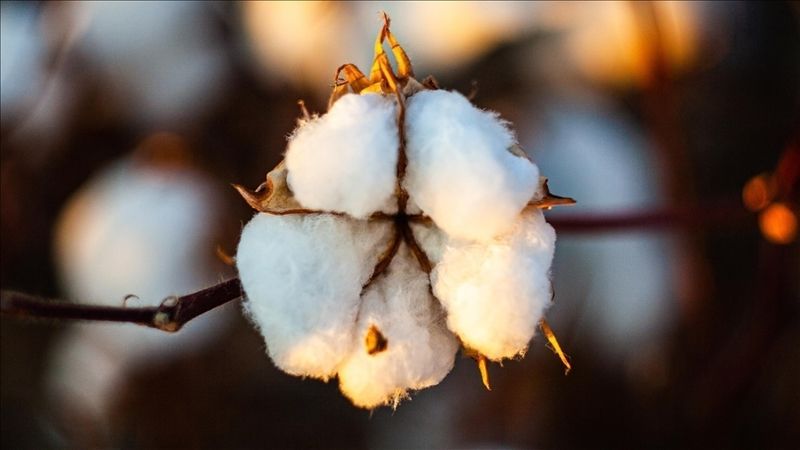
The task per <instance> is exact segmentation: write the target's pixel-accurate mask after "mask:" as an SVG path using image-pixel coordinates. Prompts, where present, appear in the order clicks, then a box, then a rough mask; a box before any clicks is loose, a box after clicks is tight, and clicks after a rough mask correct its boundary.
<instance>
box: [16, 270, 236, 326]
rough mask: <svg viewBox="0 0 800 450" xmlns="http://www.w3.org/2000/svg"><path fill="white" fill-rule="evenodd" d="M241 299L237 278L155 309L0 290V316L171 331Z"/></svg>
mask: <svg viewBox="0 0 800 450" xmlns="http://www.w3.org/2000/svg"><path fill="white" fill-rule="evenodd" d="M241 297H242V286H241V284H240V282H239V279H238V278H231V279H230V280H227V281H223V282H222V283H220V284H217V285H215V286H212V287H210V288H206V289H203V290H201V291H197V292H194V293H191V294H187V295H183V296H180V297H169V298H167V299H165V300H164V301H163V302H161V304H160V305H159V306H147V307H142V308H128V307H125V306H118V307H115V306H100V305H85V304H79V303H70V302H65V301H60V300H48V299H44V298H41V297H36V296H33V295H30V294H24V293H20V292H14V291H6V290H3V291H0V312H1V313H2V315H4V316H6V315H8V316H15V317H27V318H37V319H71V320H92V321H109V322H128V323H136V324H139V325H144V326H148V327H151V328H157V329H159V330H162V331H167V332H175V331H178V330H180V329H181V327H183V326H184V325H185V324H186V323H187V322H189V321H190V320H192V319H194V318H195V317H197V316H200V315H202V314H205V313H206V312H208V311H211V310H212V309H214V308H216V307H218V306H222V305H224V304H225V303H229V302H232V301H234V300H238V299H239V298H241Z"/></svg>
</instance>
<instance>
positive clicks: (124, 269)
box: [49, 158, 235, 423]
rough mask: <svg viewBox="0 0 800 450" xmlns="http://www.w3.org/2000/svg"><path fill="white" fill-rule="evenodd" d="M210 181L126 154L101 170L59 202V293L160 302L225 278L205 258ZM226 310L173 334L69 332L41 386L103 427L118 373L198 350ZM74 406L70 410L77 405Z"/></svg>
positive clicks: (100, 300) (89, 299) (217, 214)
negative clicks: (45, 385) (63, 204)
mask: <svg viewBox="0 0 800 450" xmlns="http://www.w3.org/2000/svg"><path fill="white" fill-rule="evenodd" d="M217 188H218V186H217V185H216V184H214V183H213V182H211V181H210V180H209V179H208V178H207V177H206V176H205V175H203V174H202V173H199V172H197V171H195V170H193V169H188V168H183V167H178V168H176V167H173V166H165V167H161V166H158V165H156V164H154V163H148V162H143V161H140V160H138V159H131V158H127V159H125V160H123V161H119V162H117V163H115V164H114V165H112V166H111V167H109V168H107V169H105V170H103V171H102V172H101V173H99V174H98V175H97V176H96V177H95V178H94V179H92V180H90V181H89V183H88V184H87V185H86V186H84V187H83V188H82V189H81V190H80V191H79V192H77V193H76V194H75V195H74V196H73V198H72V199H71V200H70V201H69V203H68V204H67V206H66V207H65V209H64V211H63V213H62V215H61V218H60V220H59V223H58V226H57V229H56V235H55V252H56V254H55V258H56V264H57V268H58V273H59V276H60V278H61V280H62V284H63V289H64V292H65V296H66V297H67V298H70V299H74V300H75V301H80V302H86V303H91V304H102V305H111V306H122V304H123V299H124V298H125V297H126V296H127V295H129V294H134V295H136V296H137V297H138V298H132V299H129V300H128V301H127V306H131V307H135V306H153V305H158V304H159V303H160V302H161V301H163V300H164V299H165V298H167V297H169V296H172V295H182V294H186V293H189V292H193V291H196V290H199V289H202V288H204V287H208V286H211V285H213V284H215V283H217V282H219V281H222V279H223V278H224V277H225V271H224V269H223V267H221V263H219V262H217V261H215V259H214V258H213V249H214V246H215V245H216V244H217V243H216V242H214V239H215V237H216V232H217V227H218V226H219V225H220V221H221V220H222V217H221V214H222V211H223V208H222V207H221V204H220V202H219V191H218V190H217ZM234 311H235V308H233V309H232V308H231V307H230V306H227V307H223V308H221V309H220V310H214V311H211V312H209V313H207V314H205V315H203V316H201V317H199V318H197V319H195V320H192V321H191V322H190V323H189V324H187V325H186V326H185V327H184V328H183V329H181V330H180V331H179V332H177V333H175V334H170V333H165V332H163V331H159V330H155V329H150V328H147V327H143V326H138V325H132V324H117V323H106V324H101V323H92V324H81V325H76V326H74V327H72V328H70V329H69V330H68V332H67V335H66V336H64V337H63V338H62V339H60V340H59V341H58V343H57V345H56V346H55V347H54V349H53V351H52V360H51V370H50V372H49V388H50V389H51V390H52V391H53V393H54V394H55V395H54V398H55V399H56V401H57V402H59V406H60V407H62V408H70V410H69V411H65V412H73V413H76V414H84V415H86V414H88V415H89V416H90V417H92V418H93V419H94V420H97V421H99V423H102V420H103V418H104V416H105V413H106V412H107V411H106V409H107V408H108V407H109V406H110V404H111V403H112V402H113V401H114V399H115V394H116V393H117V389H119V387H120V384H121V382H122V381H123V380H124V377H125V376H126V375H128V374H129V373H130V372H131V371H134V370H146V369H147V368H148V367H150V366H152V365H158V364H162V363H164V362H167V361H170V360H174V359H176V358H180V356H181V355H182V354H186V353H187V352H192V351H197V350H200V349H202V348H203V346H204V345H205V344H207V343H208V342H210V341H212V340H213V339H215V338H216V337H217V336H219V334H220V333H221V332H222V331H223V330H224V329H225V327H226V326H227V324H228V323H229V321H230V319H231V317H232V316H231V314H234ZM74 409H77V410H76V411H75V410H74Z"/></svg>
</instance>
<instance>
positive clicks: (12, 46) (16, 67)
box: [0, 2, 45, 121]
mask: <svg viewBox="0 0 800 450" xmlns="http://www.w3.org/2000/svg"><path fill="white" fill-rule="evenodd" d="M44 51H45V46H44V42H43V40H42V36H41V34H40V33H39V21H38V18H37V14H36V9H35V8H34V7H32V6H31V5H26V4H24V3H12V2H3V3H2V4H0V53H2V55H3V57H2V58H0V111H2V114H3V116H4V118H3V120H4V121H5V116H6V115H8V114H15V113H18V112H19V110H20V109H21V107H22V106H23V105H24V103H25V102H26V100H28V99H30V97H31V96H32V95H33V92H35V90H36V88H37V87H38V85H39V83H41V82H42V73H41V71H42V68H43V67H42V66H43V65H44V61H43V60H44Z"/></svg>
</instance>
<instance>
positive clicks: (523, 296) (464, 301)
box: [431, 210, 556, 361]
mask: <svg viewBox="0 0 800 450" xmlns="http://www.w3.org/2000/svg"><path fill="white" fill-rule="evenodd" d="M555 238H556V236H555V231H553V228H552V227H551V226H550V225H549V224H548V223H547V222H545V220H544V216H543V215H542V213H541V212H540V211H538V210H526V211H525V212H524V213H523V214H522V216H521V217H520V218H519V219H518V220H517V222H516V223H515V224H514V226H513V229H512V230H511V232H510V233H509V234H506V235H503V236H500V237H497V238H495V239H493V240H491V241H490V242H486V243H475V242H467V241H458V240H453V241H451V242H449V243H448V244H447V247H446V249H445V251H444V255H443V257H442V260H441V262H440V263H439V264H438V265H436V267H435V268H434V270H433V272H432V274H431V280H432V283H433V292H434V295H436V297H437V298H438V299H439V300H440V301H441V302H442V305H443V306H444V308H445V310H446V311H447V326H448V327H449V328H450V329H451V330H453V332H455V333H456V334H457V335H458V336H459V337H460V338H461V340H462V341H463V343H464V345H465V346H467V347H469V348H472V349H474V350H477V351H478V352H480V353H482V354H484V355H485V356H486V357H488V358H489V359H492V360H495V361H497V360H501V359H503V358H512V357H514V356H517V355H519V354H522V353H524V352H525V350H526V349H527V347H528V342H529V341H530V339H531V338H532V337H533V334H534V331H535V329H536V325H537V323H538V322H539V320H540V319H541V318H542V315H543V313H544V310H545V309H546V308H547V306H548V305H549V304H550V299H551V287H550V279H549V272H550V264H551V262H552V259H553V251H554V246H555Z"/></svg>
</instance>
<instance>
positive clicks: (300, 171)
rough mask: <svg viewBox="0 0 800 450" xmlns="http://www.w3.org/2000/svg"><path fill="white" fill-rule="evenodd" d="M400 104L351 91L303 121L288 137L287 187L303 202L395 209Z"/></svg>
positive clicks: (361, 212)
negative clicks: (323, 112)
mask: <svg viewBox="0 0 800 450" xmlns="http://www.w3.org/2000/svg"><path fill="white" fill-rule="evenodd" d="M398 147H399V138H398V133H397V108H396V103H395V100H394V98H392V97H388V96H383V95H380V94H365V95H356V94H348V95H345V96H343V97H342V98H340V99H339V100H338V101H337V102H336V103H335V104H334V105H333V107H332V108H331V110H330V111H329V112H328V113H327V114H325V115H323V116H321V117H316V118H313V119H311V120H309V121H306V122H303V123H301V125H300V126H299V127H298V128H297V130H295V132H294V134H293V135H292V136H291V137H290V138H289V146H288V149H287V151H286V167H287V168H288V170H289V175H288V183H289V188H290V189H291V190H292V192H294V195H295V198H297V200H298V201H299V202H300V203H301V204H302V205H303V206H305V207H307V208H311V209H319V210H325V211H338V212H344V213H347V214H350V215H351V216H353V217H356V218H365V217H367V216H369V215H370V214H372V213H374V212H377V211H383V212H386V213H392V212H394V211H396V209H397V205H396V201H395V199H394V197H393V195H394V191H395V183H396V180H397V174H396V171H397V167H396V166H397V151H398Z"/></svg>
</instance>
